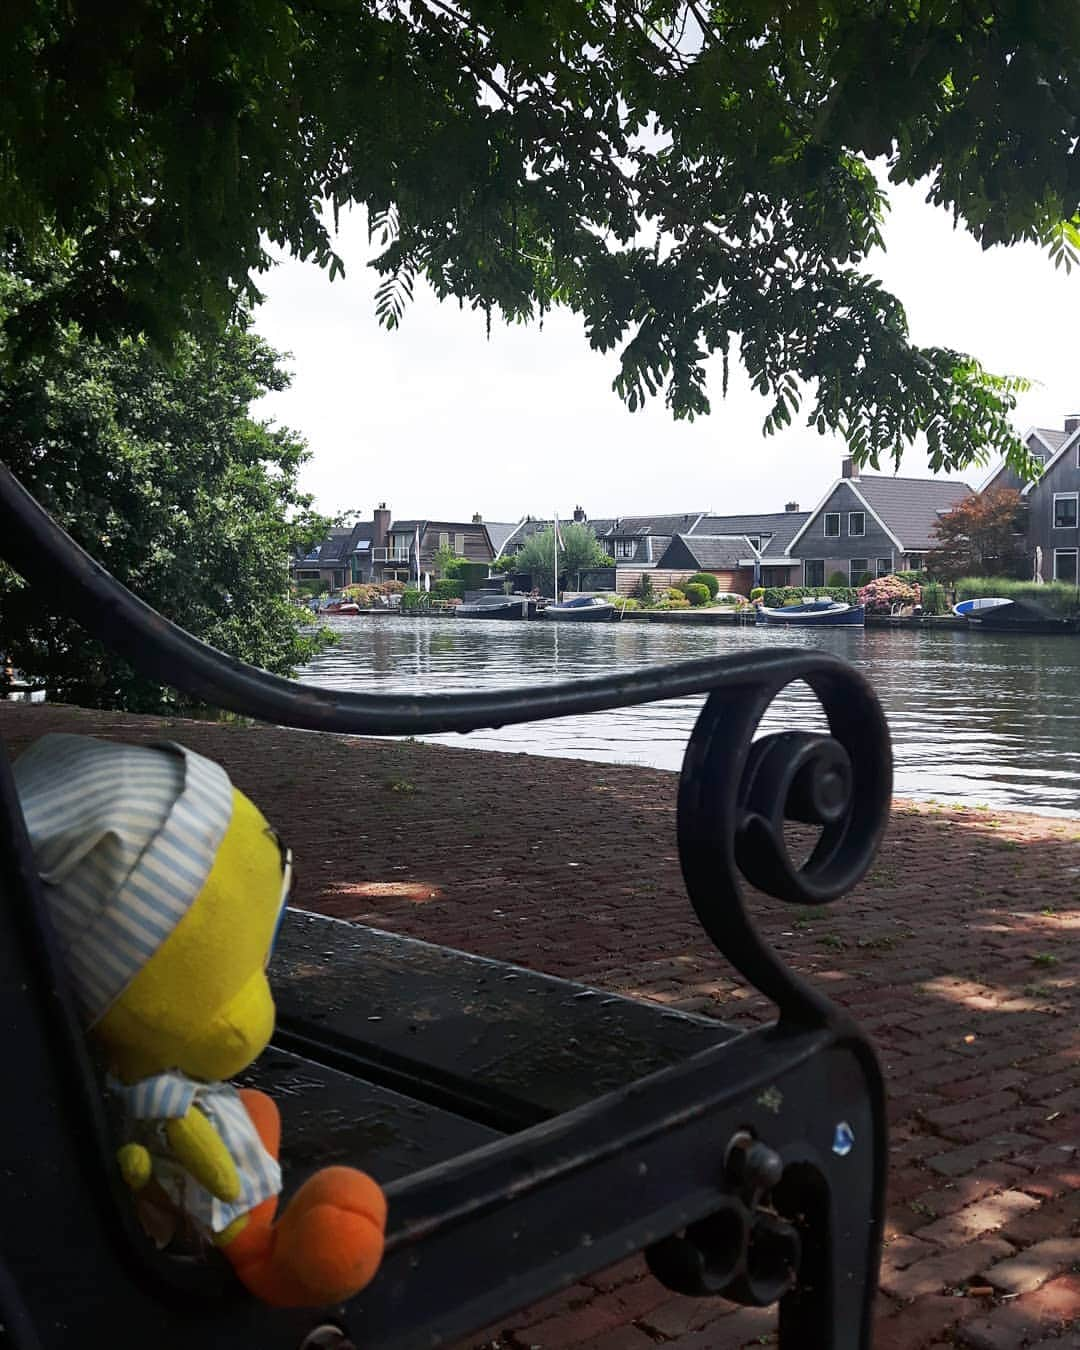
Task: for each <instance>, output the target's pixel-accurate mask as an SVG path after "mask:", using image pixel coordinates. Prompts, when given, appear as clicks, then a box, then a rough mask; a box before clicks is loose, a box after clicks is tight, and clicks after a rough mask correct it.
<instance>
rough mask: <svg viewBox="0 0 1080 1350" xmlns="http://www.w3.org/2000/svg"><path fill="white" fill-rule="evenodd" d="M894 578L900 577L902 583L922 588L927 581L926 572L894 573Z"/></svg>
mask: <svg viewBox="0 0 1080 1350" xmlns="http://www.w3.org/2000/svg"><path fill="white" fill-rule="evenodd" d="M893 576H894V577H899V578H900V580H901V581H907V582H909V583H910V584H911V585H912V586H921V585H922V584H923V582H924V581H925V580H926V572H925V570H924V571H922V572H911V571H904V572H894V573H893Z"/></svg>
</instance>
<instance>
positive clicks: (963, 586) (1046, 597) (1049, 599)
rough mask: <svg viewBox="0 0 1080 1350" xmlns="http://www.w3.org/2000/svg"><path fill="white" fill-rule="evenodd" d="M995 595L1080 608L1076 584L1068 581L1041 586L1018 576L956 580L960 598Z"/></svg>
mask: <svg viewBox="0 0 1080 1350" xmlns="http://www.w3.org/2000/svg"><path fill="white" fill-rule="evenodd" d="M994 595H1000V596H1001V597H1002V599H1004V600H1032V601H1034V603H1035V604H1037V605H1042V606H1043V608H1044V609H1050V610H1053V611H1055V612H1056V613H1058V614H1074V613H1076V611H1077V610H1078V609H1080V605H1078V603H1077V594H1076V587H1075V586H1073V585H1072V584H1070V583H1069V582H1066V581H1047V582H1044V583H1043V584H1042V585H1041V586H1040V585H1038V584H1037V583H1036V582H1034V581H1018V580H1016V578H1015V577H961V578H960V579H959V580H958V581H957V583H956V598H957V600H980V599H982V598H983V597H985V596H994Z"/></svg>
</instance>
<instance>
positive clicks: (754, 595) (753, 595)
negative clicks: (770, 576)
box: [750, 586, 765, 601]
mask: <svg viewBox="0 0 1080 1350" xmlns="http://www.w3.org/2000/svg"><path fill="white" fill-rule="evenodd" d="M764 598H765V587H764V586H755V587H754V588H753V590H752V591H751V592H750V599H751V600H762V601H764Z"/></svg>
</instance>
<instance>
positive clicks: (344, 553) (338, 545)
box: [302, 520, 374, 567]
mask: <svg viewBox="0 0 1080 1350" xmlns="http://www.w3.org/2000/svg"><path fill="white" fill-rule="evenodd" d="M373 528H374V526H373V523H372V522H371V521H370V520H364V521H359V522H358V523H357V524H355V525H341V526H335V527H334V529H332V530H331V531H330V533H329V534H328V535H327V536H326V538H325V539H324V540H323V541H322V543H321V544H320V545H319V546H318V549H312V550H311V552H309V553H308V554H307V555H306V557H305V558H303V559H302V561H303V562H311V563H314V562H317V563H318V565H319V566H320V567H336V566H342V565H344V563H345V562H346V561H347V560H348V557H349V554H350V553H352V552H353V551H354V549H355V548H356V541H357V540H358V539H359V538H360V537H361V536H364V537H367V538H370V537H371V532H372V530H373Z"/></svg>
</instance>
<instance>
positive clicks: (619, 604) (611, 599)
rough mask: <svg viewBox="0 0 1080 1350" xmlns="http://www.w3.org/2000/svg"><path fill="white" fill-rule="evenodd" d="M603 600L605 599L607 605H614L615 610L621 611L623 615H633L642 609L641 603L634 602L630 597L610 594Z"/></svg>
mask: <svg viewBox="0 0 1080 1350" xmlns="http://www.w3.org/2000/svg"><path fill="white" fill-rule="evenodd" d="M603 599H605V600H606V601H607V602H608V604H609V605H614V606H615V607H616V609H618V610H620V611H622V613H624V614H633V613H634V612H635V610H639V609H642V608H643V606H642V604H641V601H640V600H635V599H634V597H633V596H632V595H615V594H610V595H605V596H604V597H603Z"/></svg>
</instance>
